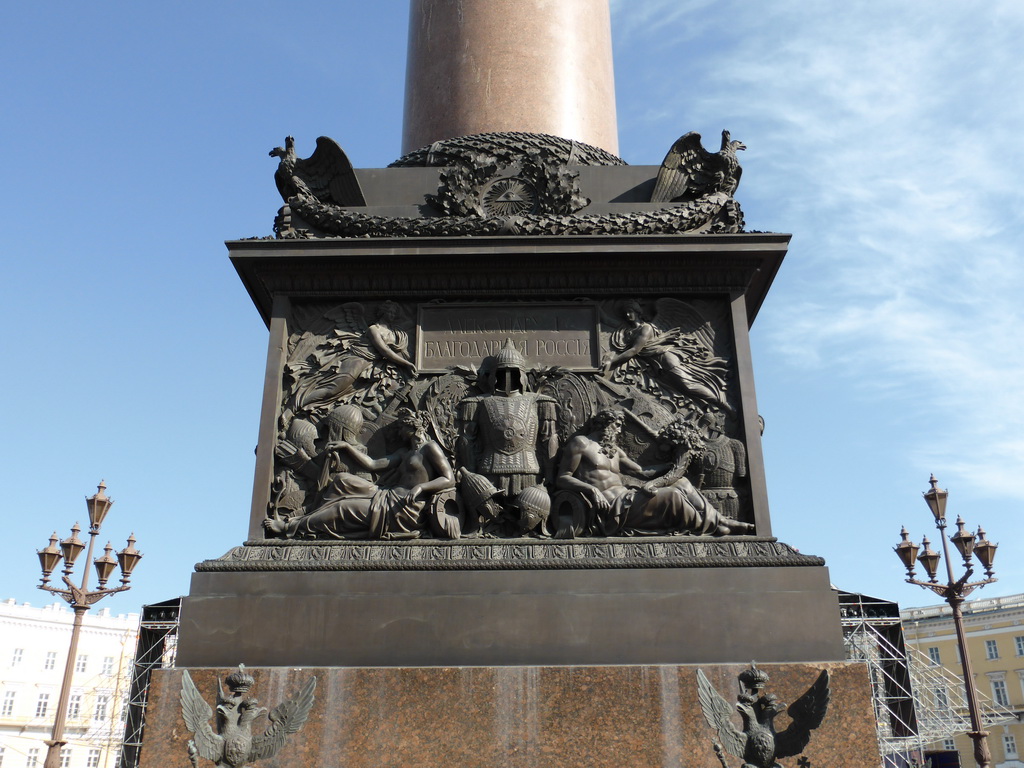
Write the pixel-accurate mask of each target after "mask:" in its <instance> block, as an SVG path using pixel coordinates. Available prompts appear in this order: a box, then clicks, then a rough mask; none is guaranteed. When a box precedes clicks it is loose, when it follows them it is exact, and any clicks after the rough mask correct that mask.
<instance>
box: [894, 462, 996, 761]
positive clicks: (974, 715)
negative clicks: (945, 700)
mask: <svg viewBox="0 0 1024 768" xmlns="http://www.w3.org/2000/svg"><path fill="white" fill-rule="evenodd" d="M929 483H930V484H931V488H930V489H929V490H927V491H925V493H924V500H925V502H926V503H927V504H928V509H930V510H931V513H932V516H933V517H934V518H935V527H936V528H937V529H938V531H939V538H940V539H941V541H942V552H943V555H944V556H945V558H946V576H947V579H946V582H945V583H943V582H940V581H939V578H938V572H939V561H940V560H941V559H942V557H943V555H940V554H939V553H938V552H936V551H935V550H933V549H932V547H931V542H930V541H928V537H927V536H925V537H924V539H922V541H921V546H918V545H917V544H915V543H914V542H912V541H911V540H910V532H909V531H907V529H906V526H904V527H903V530H901V531H900V536H901V539H902V540H901V541H900V543H899V544H897V545H896V546H895V547H894V548H893V551H895V552H896V554H897V556H898V557H899V558H900V561H901V562H902V563H903V565H904V566H905V567H906V569H907V581H908V582H909V583H910V584H917V585H918V586H919V587H924V588H925V589H930V590H931V591H932V592H935V593H936V594H938V595H940V596H941V597H942V599H943V600H945V601H946V602H947V603H949V607H950V608H951V609H952V612H953V627H954V628H955V629H956V639H957V645H958V646H959V649H960V664H961V666H962V667H963V673H964V688H965V690H966V693H967V708H968V710H969V712H970V716H971V730H970V731H969V732H968V734H967V735H968V736H970V737H971V739H972V740H973V741H974V759H975V760H976V761H977V763H978V765H979V766H980V768H989V766H990V765H991V763H992V755H991V752H990V751H989V747H988V733H987V732H986V731H985V730H983V728H982V721H981V710H980V708H979V707H978V697H977V691H976V690H975V684H974V674H973V672H972V671H971V658H970V656H969V655H968V652H967V636H966V635H965V633H964V626H963V612H962V610H961V606H962V605H963V602H964V599H965V598H966V597H967V595H969V594H971V592H973V591H974V590H975V589H977V588H978V587H983V586H985V585H986V584H991V583H992V582H993V581H996V577H995V573H994V571H993V570H992V562H993V560H995V557H996V547H998V546H999V545H998V544H993V543H992V542H991V541H989V540H988V539H986V538H985V531H984V530H983V529H982V528H981V526H979V527H978V532H977V533H976V534H975V533H971V532H970V531H968V530H966V523H964V520H963V518H962V517H957V519H956V533H954V534H953V535H952V536H950V537H949V538H947V537H946V499H947V498H948V496H949V493H948V492H947V491H945V490H943V489H942V488H939V483H938V481H937V480H936V479H935V475H932V476H931V479H930V480H929ZM950 541H952V542H953V546H954V547H956V551H957V552H959V553H960V556H961V557H962V558H963V561H964V573H963V575H962V576H961V577H960V578H958V579H956V578H954V576H953V563H952V561H951V560H950V556H949V542H950ZM922 550H923V551H922ZM974 558H977V561H978V562H979V563H980V564H981V566H982V567H983V568H984V569H985V578H984V579H982V580H980V581H970V578H971V576H972V575H973V574H974V563H973V562H972V559H974ZM918 562H920V563H921V565H922V566H923V567H924V570H925V572H926V573H927V574H928V581H919V580H918V579H916V578H915V577H914V566H915V565H916V564H917V563H918Z"/></svg>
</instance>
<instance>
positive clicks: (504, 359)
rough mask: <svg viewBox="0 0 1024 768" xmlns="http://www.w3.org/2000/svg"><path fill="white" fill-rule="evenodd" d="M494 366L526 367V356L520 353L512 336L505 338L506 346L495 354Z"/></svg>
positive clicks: (521, 368)
mask: <svg viewBox="0 0 1024 768" xmlns="http://www.w3.org/2000/svg"><path fill="white" fill-rule="evenodd" d="M494 367H495V368H518V369H519V370H523V369H525V368H526V358H525V357H523V356H522V355H521V354H519V350H518V349H516V346H515V344H513V343H512V339H511V338H507V339H505V346H503V347H502V348H501V351H499V352H498V354H496V355H495V356H494Z"/></svg>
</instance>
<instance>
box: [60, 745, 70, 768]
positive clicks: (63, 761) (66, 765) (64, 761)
mask: <svg viewBox="0 0 1024 768" xmlns="http://www.w3.org/2000/svg"><path fill="white" fill-rule="evenodd" d="M60 768H71V747H67V746H65V747H62V748H61V750H60Z"/></svg>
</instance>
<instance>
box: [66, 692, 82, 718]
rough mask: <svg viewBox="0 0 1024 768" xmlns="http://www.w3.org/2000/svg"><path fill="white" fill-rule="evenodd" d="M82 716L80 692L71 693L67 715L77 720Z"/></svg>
mask: <svg viewBox="0 0 1024 768" xmlns="http://www.w3.org/2000/svg"><path fill="white" fill-rule="evenodd" d="M81 716H82V694H80V693H72V694H71V698H70V699H69V700H68V717H69V718H70V719H72V720H77V719H78V718H79V717H81Z"/></svg>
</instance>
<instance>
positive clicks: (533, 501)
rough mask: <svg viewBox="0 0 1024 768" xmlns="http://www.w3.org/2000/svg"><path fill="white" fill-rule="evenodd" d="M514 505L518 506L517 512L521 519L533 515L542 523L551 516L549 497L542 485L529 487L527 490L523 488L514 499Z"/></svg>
mask: <svg viewBox="0 0 1024 768" xmlns="http://www.w3.org/2000/svg"><path fill="white" fill-rule="evenodd" d="M516 504H518V505H519V511H520V512H521V513H522V517H523V518H526V517H527V515H533V516H534V517H535V518H537V519H538V520H540V521H541V522H543V521H544V520H547V519H548V515H549V514H551V497H550V496H548V492H547V490H546V489H545V488H544V486H543V485H531V486H530V487H529V488H524V489H523V490H522V491H521V492H520V494H519V496H517V497H516Z"/></svg>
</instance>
